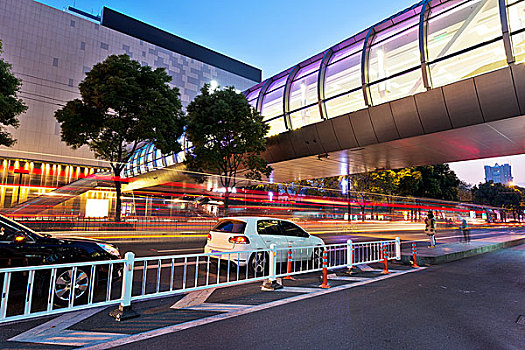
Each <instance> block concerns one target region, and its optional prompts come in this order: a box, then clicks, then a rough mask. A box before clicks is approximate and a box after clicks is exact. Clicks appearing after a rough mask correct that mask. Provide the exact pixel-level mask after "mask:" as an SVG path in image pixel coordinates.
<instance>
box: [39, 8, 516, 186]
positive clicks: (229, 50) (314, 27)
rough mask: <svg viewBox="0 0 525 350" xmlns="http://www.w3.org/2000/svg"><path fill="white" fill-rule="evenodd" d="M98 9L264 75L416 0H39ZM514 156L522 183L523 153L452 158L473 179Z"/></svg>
mask: <svg viewBox="0 0 525 350" xmlns="http://www.w3.org/2000/svg"><path fill="white" fill-rule="evenodd" d="M39 2H42V3H44V4H47V5H49V6H53V7H55V8H58V9H64V8H67V7H68V6H74V7H76V8H78V9H81V10H83V11H86V12H89V13H92V14H99V13H100V11H101V9H102V7H103V6H107V7H110V8H112V9H114V10H117V11H119V12H122V13H125V14H127V15H129V16H131V17H134V18H137V19H139V20H141V21H143V22H146V23H149V24H151V25H153V26H156V27H159V28H161V29H164V30H166V31H168V32H171V33H173V34H175V35H178V36H181V37H183V38H186V39H188V40H190V41H193V42H195V43H198V44H201V45H204V46H206V47H209V48H211V49H213V50H215V51H219V52H222V53H224V54H226V55H228V56H231V57H233V58H236V59H238V60H241V61H243V62H246V63H248V64H251V65H253V66H256V67H258V68H260V69H262V71H263V79H264V78H268V77H271V76H272V75H274V74H276V73H279V72H280V71H283V70H285V69H287V68H289V67H291V66H293V65H295V64H296V63H298V62H300V61H302V60H304V59H306V58H308V57H310V56H313V55H315V54H317V53H319V52H321V51H323V50H325V49H327V48H328V47H330V46H332V45H334V44H336V43H338V42H339V41H341V40H343V39H346V38H348V37H350V36H352V35H353V34H356V33H358V32H360V31H361V30H363V29H365V28H367V27H370V26H371V25H373V24H375V23H377V22H379V21H381V20H383V19H385V18H387V17H390V16H391V15H393V14H394V13H396V12H399V11H401V10H403V9H405V8H407V7H409V6H411V5H413V4H414V3H416V2H417V0H395V1H393V0H368V1H362V0H325V1H318V0H317V1H315V0H266V1H245V0H243V1H240V0H223V1H217V0H213V1H211V0H198V1H188V0H171V1H170V0H153V1H151V0H150V1H144V0H141V1H139V0H39ZM495 163H499V164H503V163H510V164H511V165H512V173H513V176H514V179H515V183H516V184H519V185H521V186H525V156H523V155H519V156H512V157H502V158H492V159H484V160H477V161H469V162H459V163H455V164H451V167H452V169H453V170H455V171H456V173H457V174H458V176H459V177H460V178H461V179H463V180H465V181H466V182H468V183H472V184H477V183H479V182H483V181H484V169H483V166H484V165H494V164H495Z"/></svg>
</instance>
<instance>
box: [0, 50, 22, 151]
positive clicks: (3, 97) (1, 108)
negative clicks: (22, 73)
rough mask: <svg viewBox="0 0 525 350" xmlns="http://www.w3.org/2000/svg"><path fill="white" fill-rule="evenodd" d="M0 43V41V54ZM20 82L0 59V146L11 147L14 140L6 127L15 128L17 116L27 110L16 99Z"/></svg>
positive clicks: (20, 101) (0, 51) (9, 67)
mask: <svg viewBox="0 0 525 350" xmlns="http://www.w3.org/2000/svg"><path fill="white" fill-rule="evenodd" d="M1 53H2V42H1V41H0V54H1ZM21 87H22V82H21V81H20V80H19V79H17V78H16V77H15V76H14V75H13V74H12V73H11V65H10V64H9V63H7V62H4V61H3V60H2V59H0V124H1V126H0V145H2V146H7V147H9V146H12V145H13V144H14V143H15V142H16V140H15V139H13V138H12V137H11V134H10V133H9V132H7V130H5V127H6V126H12V127H14V128H17V127H18V125H19V121H18V119H17V116H18V115H20V114H22V113H23V112H24V111H25V110H27V106H26V105H25V104H24V102H23V101H22V100H21V99H19V98H17V93H18V92H20V88H21Z"/></svg>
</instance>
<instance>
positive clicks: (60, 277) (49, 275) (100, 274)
mask: <svg viewBox="0 0 525 350" xmlns="http://www.w3.org/2000/svg"><path fill="white" fill-rule="evenodd" d="M383 247H385V248H386V252H387V259H398V260H399V259H401V245H400V240H399V238H396V239H395V240H389V241H374V242H360V243H353V242H352V241H350V240H349V241H347V242H346V243H344V244H331V245H318V246H309V247H293V246H289V247H276V246H275V245H274V244H272V245H271V247H270V249H259V250H246V251H238V252H213V253H203V254H189V255H171V256H156V257H140V258H136V257H135V254H134V253H133V252H128V253H126V256H125V258H124V259H120V260H111V261H97V262H84V263H75V264H59V265H44V266H35V267H20V268H7V269H0V285H1V286H2V295H1V299H0V323H2V322H7V321H15V320H21V319H27V318H32V317H38V316H47V315H52V314H56V313H61V312H65V311H70V310H79V309H86V308H92V307H98V306H108V305H114V304H120V308H122V309H124V308H129V307H130V306H131V303H132V302H134V301H140V300H145V299H149V298H156V297H163V296H169V295H175V294H182V293H187V292H191V291H196V290H201V289H207V288H216V287H225V286H231V285H236V284H244V283H249V282H255V281H260V280H265V279H269V280H271V281H275V280H276V279H277V278H280V277H284V276H288V275H298V274H304V273H311V272H316V271H321V270H322V268H323V266H322V255H323V252H326V256H327V266H326V267H327V268H328V269H337V268H344V267H347V268H350V267H352V266H353V265H358V264H367V263H375V262H380V261H383V259H384V256H383V253H382V252H383ZM121 277H122V278H121ZM13 282H16V283H13Z"/></svg>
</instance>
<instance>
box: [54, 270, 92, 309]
mask: <svg viewBox="0 0 525 350" xmlns="http://www.w3.org/2000/svg"><path fill="white" fill-rule="evenodd" d="M73 286H74V296H73V297H74V299H75V304H79V303H81V302H82V301H84V300H85V299H86V298H87V295H88V292H89V275H88V274H87V273H86V272H85V271H84V270H83V269H81V268H78V269H77V273H76V278H73V270H72V269H67V270H59V271H57V277H56V281H55V288H54V293H55V296H54V300H55V302H56V303H57V304H59V305H66V304H68V303H69V298H70V296H71V290H72V289H73Z"/></svg>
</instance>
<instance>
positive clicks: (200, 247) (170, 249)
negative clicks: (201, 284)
mask: <svg viewBox="0 0 525 350" xmlns="http://www.w3.org/2000/svg"><path fill="white" fill-rule="evenodd" d="M509 232H525V229H523V228H513V229H506V228H490V229H473V230H471V239H472V240H476V239H481V238H488V237H494V236H498V235H504V234H507V233H509ZM317 236H318V237H321V238H322V239H323V240H324V241H325V243H326V244H336V243H345V242H346V241H347V240H348V239H351V240H353V241H354V242H360V241H371V240H376V239H394V238H395V237H399V238H400V239H401V241H402V242H403V241H410V242H412V241H425V242H426V241H428V236H427V235H426V234H425V233H424V232H420V231H399V232H370V233H363V232H360V233H352V234H348V233H344V232H333V233H324V234H319V235H317ZM436 238H437V240H438V242H439V243H445V242H457V241H458V240H459V238H460V233H459V231H458V230H440V231H438V232H437V234H436ZM114 243H115V244H116V245H117V246H118V247H119V248H120V251H121V253H122V254H124V253H126V252H127V251H133V252H134V253H135V254H136V255H137V256H156V255H181V254H196V253H202V252H203V251H204V245H205V244H206V239H205V238H197V239H192V240H187V239H176V238H175V239H174V238H170V239H166V240H156V241H148V240H144V241H135V242H129V241H128V242H120V241H114Z"/></svg>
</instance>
